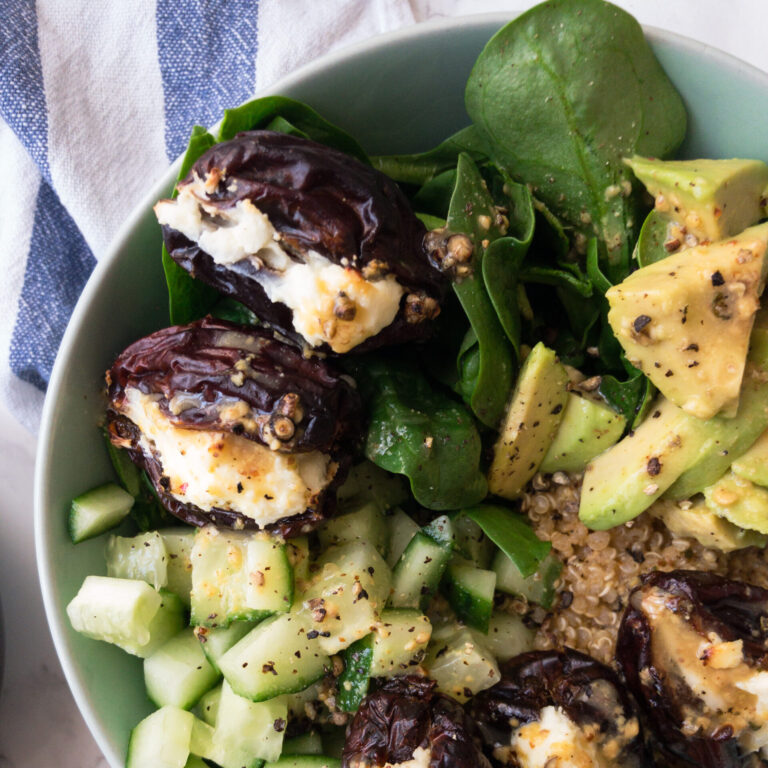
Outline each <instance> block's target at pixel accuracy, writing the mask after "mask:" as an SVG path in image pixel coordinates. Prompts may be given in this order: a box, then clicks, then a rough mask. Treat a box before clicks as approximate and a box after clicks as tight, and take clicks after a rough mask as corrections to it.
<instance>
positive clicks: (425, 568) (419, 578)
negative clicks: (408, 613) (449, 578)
mask: <svg viewBox="0 0 768 768" xmlns="http://www.w3.org/2000/svg"><path fill="white" fill-rule="evenodd" d="M450 558H451V551H450V550H449V549H446V548H445V547H443V546H441V545H440V544H438V543H437V542H436V541H435V540H434V539H432V538H430V537H429V536H427V535H426V534H425V533H424V532H423V531H418V532H417V533H416V535H415V536H414V537H413V538H412V539H411V541H410V543H409V544H408V546H407V547H406V548H405V551H404V552H403V554H402V556H401V557H400V559H399V560H398V561H397V565H396V566H395V568H394V570H393V571H392V596H391V597H390V599H389V603H390V606H391V607H392V608H420V609H421V610H424V609H425V608H426V607H427V605H428V604H429V601H430V600H431V599H432V596H433V595H434V594H435V592H436V591H437V585H438V584H439V583H440V579H441V578H442V576H443V572H444V571H445V568H446V566H447V565H448V561H449V560H450Z"/></svg>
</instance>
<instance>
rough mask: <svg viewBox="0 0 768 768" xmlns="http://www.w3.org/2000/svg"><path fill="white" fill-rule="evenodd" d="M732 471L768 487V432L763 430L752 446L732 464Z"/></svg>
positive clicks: (756, 483)
mask: <svg viewBox="0 0 768 768" xmlns="http://www.w3.org/2000/svg"><path fill="white" fill-rule="evenodd" d="M731 471H732V472H733V473H734V474H735V475H738V476H739V477H743V478H744V479H745V480H749V481H750V482H752V483H754V484H755V485H762V486H763V487H768V432H763V434H762V435H760V437H758V438H757V440H756V441H755V442H754V443H753V445H752V447H751V448H750V449H749V450H748V451H747V452H746V453H744V454H742V455H741V456H739V458H738V459H736V461H734V462H733V464H731Z"/></svg>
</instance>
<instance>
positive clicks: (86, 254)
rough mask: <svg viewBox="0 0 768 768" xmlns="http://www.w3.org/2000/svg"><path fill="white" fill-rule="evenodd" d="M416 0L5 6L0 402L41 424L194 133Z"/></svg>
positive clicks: (73, 1) (73, 0)
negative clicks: (94, 287) (114, 264)
mask: <svg viewBox="0 0 768 768" xmlns="http://www.w3.org/2000/svg"><path fill="white" fill-rule="evenodd" d="M414 20H415V19H414V15H413V11H412V9H411V6H410V4H409V2H408V0H105V1H104V2H94V0H37V2H35V0H0V274H1V275H2V278H0V308H1V309H0V399H1V400H2V401H3V402H4V403H5V405H6V406H7V407H8V408H9V410H10V411H11V412H12V413H13V414H14V415H15V416H16V417H17V418H18V419H19V421H21V422H22V423H23V424H24V425H25V426H27V427H28V428H29V429H31V430H33V431H34V430H36V428H37V425H38V421H39V414H40V409H41V406H42V399H43V393H44V391H45V387H46V384H47V381H48V378H49V376H50V373H51V369H52V367H53V362H54V358H55V356H56V350H57V348H58V346H59V342H60V340H61V337H62V334H63V333H64V329H65V328H66V325H67V321H68V319H69V316H70V314H71V312H72V309H73V307H74V305H75V303H76V301H77V298H78V296H79V294H80V292H81V290H82V288H83V285H84V284H85V281H86V280H87V278H88V275H89V274H90V272H91V270H92V269H93V267H94V266H95V264H96V262H97V261H98V259H99V258H100V257H101V256H102V255H103V254H104V253H105V252H106V251H107V248H108V246H109V243H110V240H111V238H112V236H113V234H114V233H115V232H116V231H117V229H118V227H119V225H120V223H121V222H122V220H123V218H124V217H125V216H126V215H127V214H128V212H129V211H130V210H131V209H132V208H133V207H134V205H136V204H137V202H138V201H139V200H141V198H142V197H143V195H144V193H145V191H146V190H147V189H148V188H149V187H150V186H151V184H152V183H153V182H154V181H155V180H156V179H157V178H158V177H159V176H160V175H161V174H162V173H163V171H164V170H165V168H166V167H167V166H168V164H169V163H170V162H171V161H172V160H173V159H174V158H175V157H176V156H177V155H178V154H179V153H180V152H181V151H182V150H183V149H184V147H185V146H186V142H187V138H188V136H189V131H190V128H191V126H192V125H194V124H196V123H199V124H202V125H212V124H214V123H215V122H217V121H218V120H219V118H220V117H221V114H222V112H223V110H224V109H225V108H226V107H230V106H233V105H236V104H238V103H240V102H242V101H245V100H246V99H248V98H249V97H250V96H252V95H253V93H254V92H255V91H256V90H258V89H259V88H261V87H264V86H266V85H268V84H270V83H272V82H274V81H275V80H276V79H277V78H278V77H280V76H282V75H283V74H285V73H287V72H289V71H291V70H292V69H294V68H295V67H297V66H298V65H300V64H303V63H305V62H307V61H309V60H311V59H313V58H315V57H316V56H318V55H320V54H322V53H324V52H326V51H328V50H331V49H332V48H335V47H338V46H341V45H345V44H348V43H350V42H352V41H354V40H358V39H361V38H363V37H366V36H369V35H372V34H376V33H379V32H383V31H386V30H389V29H394V28H396V27H399V26H402V25H404V24H409V23H412V22H413V21H414Z"/></svg>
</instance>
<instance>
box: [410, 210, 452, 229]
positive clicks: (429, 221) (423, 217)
mask: <svg viewBox="0 0 768 768" xmlns="http://www.w3.org/2000/svg"><path fill="white" fill-rule="evenodd" d="M416 218H417V219H419V220H420V221H421V223H422V224H423V225H424V226H425V227H426V228H427V229H440V228H441V227H444V226H445V219H441V218H440V217H439V216H432V215H430V214H429V213H417V214H416Z"/></svg>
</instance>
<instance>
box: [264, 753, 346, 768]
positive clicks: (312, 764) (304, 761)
mask: <svg viewBox="0 0 768 768" xmlns="http://www.w3.org/2000/svg"><path fill="white" fill-rule="evenodd" d="M264 768H341V761H340V760H339V759H337V758H335V757H323V756H322V755H290V754H285V755H283V756H282V757H281V758H280V759H279V760H276V761H275V762H274V763H265V764H264Z"/></svg>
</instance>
